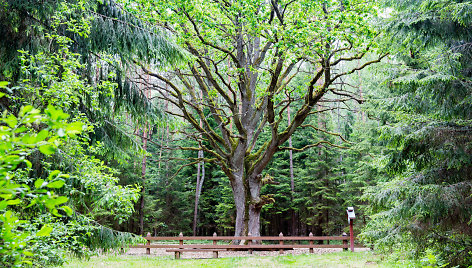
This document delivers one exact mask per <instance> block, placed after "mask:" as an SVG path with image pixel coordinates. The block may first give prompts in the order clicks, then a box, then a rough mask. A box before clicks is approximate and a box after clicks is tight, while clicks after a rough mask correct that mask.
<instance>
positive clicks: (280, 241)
mask: <svg viewBox="0 0 472 268" xmlns="http://www.w3.org/2000/svg"><path fill="white" fill-rule="evenodd" d="M283 236H284V234H282V232H280V234H279V237H283ZM283 244H284V241H283V240H279V245H283ZM283 253H284V249H283V248H281V249H279V254H283Z"/></svg>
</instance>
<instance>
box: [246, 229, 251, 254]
mask: <svg viewBox="0 0 472 268" xmlns="http://www.w3.org/2000/svg"><path fill="white" fill-rule="evenodd" d="M247 236H252V234H251V233H248V234H247ZM247 244H248V245H249V247H250V246H251V245H252V240H251V239H249V240H248V241H247ZM249 254H252V248H251V247H250V248H249Z"/></svg>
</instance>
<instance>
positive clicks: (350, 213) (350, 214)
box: [347, 207, 356, 222]
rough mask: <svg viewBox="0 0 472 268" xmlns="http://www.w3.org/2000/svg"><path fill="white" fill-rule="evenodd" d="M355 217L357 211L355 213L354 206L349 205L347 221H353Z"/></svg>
mask: <svg viewBox="0 0 472 268" xmlns="http://www.w3.org/2000/svg"><path fill="white" fill-rule="evenodd" d="M355 218H356V213H354V208H353V207H348V208H347V221H348V222H351V220H354V219H355Z"/></svg>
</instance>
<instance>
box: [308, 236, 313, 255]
mask: <svg viewBox="0 0 472 268" xmlns="http://www.w3.org/2000/svg"><path fill="white" fill-rule="evenodd" d="M308 236H309V237H313V233H312V232H310V234H309V235H308ZM310 246H313V240H310ZM310 253H313V248H310Z"/></svg>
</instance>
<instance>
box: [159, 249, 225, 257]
mask: <svg viewBox="0 0 472 268" xmlns="http://www.w3.org/2000/svg"><path fill="white" fill-rule="evenodd" d="M219 251H227V249H216V248H214V249H208V248H185V249H168V250H166V252H174V254H175V258H176V259H180V254H181V253H182V252H213V258H216V259H217V258H218V252H219Z"/></svg>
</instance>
